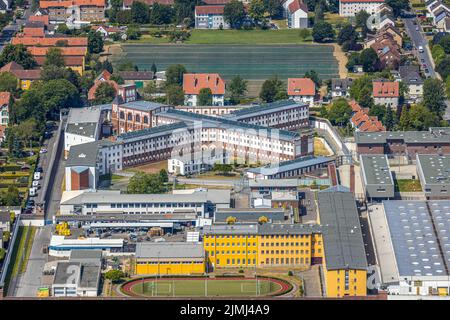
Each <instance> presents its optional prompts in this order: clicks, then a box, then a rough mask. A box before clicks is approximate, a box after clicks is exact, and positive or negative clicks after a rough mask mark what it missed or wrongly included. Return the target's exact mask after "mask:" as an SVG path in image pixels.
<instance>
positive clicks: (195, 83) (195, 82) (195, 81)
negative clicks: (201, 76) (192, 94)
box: [194, 78, 198, 87]
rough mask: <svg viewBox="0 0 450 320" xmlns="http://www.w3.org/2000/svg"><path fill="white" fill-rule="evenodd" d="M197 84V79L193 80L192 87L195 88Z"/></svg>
mask: <svg viewBox="0 0 450 320" xmlns="http://www.w3.org/2000/svg"><path fill="white" fill-rule="evenodd" d="M197 84H198V79H197V78H195V80H194V87H196V86H197Z"/></svg>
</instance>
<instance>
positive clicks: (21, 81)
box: [0, 61, 41, 90]
mask: <svg viewBox="0 0 450 320" xmlns="http://www.w3.org/2000/svg"><path fill="white" fill-rule="evenodd" d="M1 72H11V73H12V74H13V75H14V76H15V77H16V78H17V80H18V87H19V88H20V89H22V90H28V89H29V88H30V86H31V83H32V82H33V81H36V80H39V79H41V70H40V69H32V70H25V69H24V68H23V67H22V66H21V65H20V64H17V63H16V62H14V61H12V62H10V63H8V64H6V65H4V66H3V67H2V68H1V69H0V73H1Z"/></svg>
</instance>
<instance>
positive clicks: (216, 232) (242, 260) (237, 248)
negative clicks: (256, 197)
mask: <svg viewBox="0 0 450 320" xmlns="http://www.w3.org/2000/svg"><path fill="white" fill-rule="evenodd" d="M257 230H258V228H257V225H254V224H251V225H246V224H236V225H226V224H222V225H219V224H216V225H212V226H208V227H204V229H203V231H204V233H203V234H204V235H203V245H204V248H205V254H206V258H207V260H208V262H209V264H210V265H211V266H212V267H213V268H215V267H254V266H255V265H256V264H257V260H258V240H257V234H256V233H257Z"/></svg>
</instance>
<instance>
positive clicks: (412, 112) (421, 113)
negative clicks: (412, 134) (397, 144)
mask: <svg viewBox="0 0 450 320" xmlns="http://www.w3.org/2000/svg"><path fill="white" fill-rule="evenodd" d="M439 125H440V121H439V117H438V116H437V115H435V114H434V113H433V112H431V111H430V110H429V109H428V108H426V107H425V106H423V105H421V104H416V105H413V106H411V108H410V109H409V110H407V108H406V107H405V108H403V110H402V114H401V116H400V122H399V125H398V126H399V129H400V130H404V131H411V130H415V131H424V130H428V128H430V127H437V126H439Z"/></svg>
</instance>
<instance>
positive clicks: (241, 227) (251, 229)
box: [203, 224, 258, 235]
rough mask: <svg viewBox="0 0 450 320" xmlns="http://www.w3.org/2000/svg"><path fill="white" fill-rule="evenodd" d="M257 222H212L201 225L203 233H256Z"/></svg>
mask: <svg viewBox="0 0 450 320" xmlns="http://www.w3.org/2000/svg"><path fill="white" fill-rule="evenodd" d="M257 233H258V225H257V224H233V225H227V224H214V225H211V226H204V227H203V234H217V235H221V234H224V235H233V234H257Z"/></svg>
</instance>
